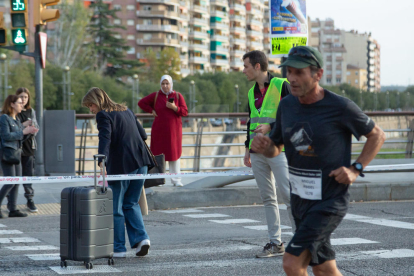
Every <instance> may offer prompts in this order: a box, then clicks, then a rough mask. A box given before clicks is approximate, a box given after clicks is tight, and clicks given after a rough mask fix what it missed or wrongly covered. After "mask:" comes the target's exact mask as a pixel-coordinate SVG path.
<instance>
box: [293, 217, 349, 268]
mask: <svg viewBox="0 0 414 276" xmlns="http://www.w3.org/2000/svg"><path fill="white" fill-rule="evenodd" d="M343 218H344V216H343V215H336V214H333V213H329V212H323V211H317V212H311V213H308V214H306V215H305V217H303V219H302V220H299V219H297V218H295V224H296V233H295V235H294V236H293V238H292V240H291V241H290V242H289V244H288V246H287V247H286V252H287V253H289V254H292V255H294V256H297V257H298V256H299V255H300V254H301V253H302V252H303V251H304V250H306V249H308V250H309V251H310V253H311V256H312V259H311V261H310V263H309V265H311V266H315V265H320V264H323V263H324V262H325V261H329V260H335V251H333V249H332V245H331V234H332V232H333V231H334V230H335V229H336V227H338V225H339V224H340V223H341V221H342V219H343Z"/></svg>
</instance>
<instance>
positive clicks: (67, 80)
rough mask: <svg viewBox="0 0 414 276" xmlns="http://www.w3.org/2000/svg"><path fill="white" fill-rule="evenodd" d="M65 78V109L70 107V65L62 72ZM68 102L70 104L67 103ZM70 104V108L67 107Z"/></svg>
mask: <svg viewBox="0 0 414 276" xmlns="http://www.w3.org/2000/svg"><path fill="white" fill-rule="evenodd" d="M62 79H63V83H62V84H63V110H66V109H70V94H71V91H70V67H69V66H65V67H64V68H63V73H62ZM67 103H68V105H67ZM67 106H69V108H67Z"/></svg>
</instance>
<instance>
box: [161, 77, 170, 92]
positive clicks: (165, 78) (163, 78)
mask: <svg viewBox="0 0 414 276" xmlns="http://www.w3.org/2000/svg"><path fill="white" fill-rule="evenodd" d="M164 80H167V81H168V82H169V83H170V84H171V89H170V91H168V92H167V93H165V92H164V90H162V85H161V84H162V82H163V81H164ZM160 85H161V91H162V93H164V94H166V95H168V94H170V93H172V92H173V81H172V78H171V76H170V75H164V76H162V77H161V81H160Z"/></svg>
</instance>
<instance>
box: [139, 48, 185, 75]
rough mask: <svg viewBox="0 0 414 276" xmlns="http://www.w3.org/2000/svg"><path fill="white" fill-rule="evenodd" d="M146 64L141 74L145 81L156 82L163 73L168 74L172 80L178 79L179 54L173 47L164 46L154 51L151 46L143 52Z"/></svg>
mask: <svg viewBox="0 0 414 276" xmlns="http://www.w3.org/2000/svg"><path fill="white" fill-rule="evenodd" d="M145 58H146V60H147V66H146V68H145V69H146V70H145V73H144V74H143V75H144V76H145V78H146V80H147V81H151V82H157V81H159V80H160V79H161V77H162V76H163V75H170V76H171V77H172V78H173V80H180V79H181V76H180V74H179V72H180V55H179V54H178V53H177V52H176V51H175V50H174V49H173V48H165V49H164V50H162V51H161V52H159V53H158V56H157V53H155V52H154V51H153V50H152V49H151V48H149V49H148V51H147V52H146V54H145Z"/></svg>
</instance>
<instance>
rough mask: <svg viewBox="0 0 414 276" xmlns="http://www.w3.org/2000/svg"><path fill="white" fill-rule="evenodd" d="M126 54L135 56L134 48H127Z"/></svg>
mask: <svg viewBox="0 0 414 276" xmlns="http://www.w3.org/2000/svg"><path fill="white" fill-rule="evenodd" d="M127 54H135V48H134V47H131V48H129V50H128V51H127Z"/></svg>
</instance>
